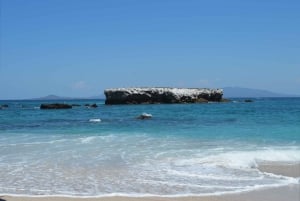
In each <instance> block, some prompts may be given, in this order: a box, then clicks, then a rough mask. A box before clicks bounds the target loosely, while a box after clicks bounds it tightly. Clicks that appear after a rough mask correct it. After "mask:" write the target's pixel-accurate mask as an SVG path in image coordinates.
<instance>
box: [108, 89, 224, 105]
mask: <svg viewBox="0 0 300 201" xmlns="http://www.w3.org/2000/svg"><path fill="white" fill-rule="evenodd" d="M104 94H105V96H106V100H105V104H108V105H112V104H154V103H207V102H209V101H214V102H220V101H221V100H222V96H223V90H222V89H198V88H186V89H183V88H118V89H107V90H105V91H104Z"/></svg>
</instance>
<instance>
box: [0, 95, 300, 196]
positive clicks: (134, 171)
mask: <svg viewBox="0 0 300 201" xmlns="http://www.w3.org/2000/svg"><path fill="white" fill-rule="evenodd" d="M253 100H254V102H250V103H245V102H244V101H243V99H233V102H230V103H208V104H154V105H110V106H108V105H105V104H104V101H103V100H66V101H0V105H3V104H8V107H7V108H2V109H1V110H0V194H2V195H4V194H5V195H50V196H51V195H60V196H78V197H82V196H89V197H101V196H111V195H125V196H151V195H155V196H166V197H172V196H188V195H200V196H201V195H218V194H224V193H234V192H243V191H249V190H253V189H260V188H267V187H275V186H284V185H289V184H295V183H296V184H298V183H299V178H292V177H287V176H283V175H276V174H272V173H266V172H262V171H260V170H259V169H258V167H259V164H261V163H283V164H286V163H291V164H293V163H299V162H300V98H261V99H253ZM53 102H65V103H69V104H80V105H81V106H77V107H73V108H72V109H66V110H41V109H39V106H40V104H41V103H53ZM87 103H89V104H92V103H96V104H97V105H98V107H97V108H87V107H85V106H84V104H87ZM144 112H145V113H149V114H152V116H153V117H152V118H151V119H145V120H140V119H137V117H138V116H139V115H140V114H142V113H144Z"/></svg>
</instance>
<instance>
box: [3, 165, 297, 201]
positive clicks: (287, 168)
mask: <svg viewBox="0 0 300 201" xmlns="http://www.w3.org/2000/svg"><path fill="white" fill-rule="evenodd" d="M259 169H260V170H261V171H264V172H268V173H273V174H280V175H283V176H289V177H294V178H299V177H300V163H299V164H282V163H268V164H260V166H259ZM129 200H132V201H171V200H175V201H192V200H193V201H194V200H195V201H299V200H300V184H299V183H298V184H293V185H288V186H282V187H274V188H267V189H259V190H254V191H249V192H242V193H232V194H224V195H215V196H198V197H193V196H190V197H171V198H168V197H121V196H113V197H101V198H75V197H54V196H41V197H27V196H26V197H23V196H5V195H4V196H0V201H129Z"/></svg>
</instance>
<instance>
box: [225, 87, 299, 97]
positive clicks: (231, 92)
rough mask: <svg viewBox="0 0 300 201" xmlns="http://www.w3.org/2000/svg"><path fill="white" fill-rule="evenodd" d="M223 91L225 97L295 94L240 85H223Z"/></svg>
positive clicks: (285, 95) (287, 95)
mask: <svg viewBox="0 0 300 201" xmlns="http://www.w3.org/2000/svg"><path fill="white" fill-rule="evenodd" d="M223 93H224V95H223V96H224V97H225V98H233V97H241V98H245V97H249V98H251V97H253V98H263V97H296V95H289V94H281V93H275V92H272V91H267V90H261V89H249V88H242V87H224V88H223Z"/></svg>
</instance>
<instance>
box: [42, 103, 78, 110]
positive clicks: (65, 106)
mask: <svg viewBox="0 0 300 201" xmlns="http://www.w3.org/2000/svg"><path fill="white" fill-rule="evenodd" d="M71 108H72V105H68V104H64V103H53V104H41V106H40V109H71Z"/></svg>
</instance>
